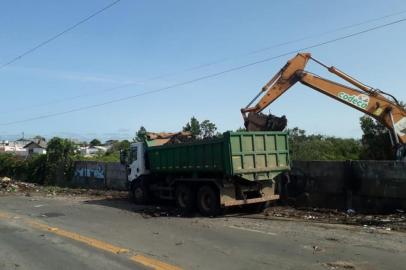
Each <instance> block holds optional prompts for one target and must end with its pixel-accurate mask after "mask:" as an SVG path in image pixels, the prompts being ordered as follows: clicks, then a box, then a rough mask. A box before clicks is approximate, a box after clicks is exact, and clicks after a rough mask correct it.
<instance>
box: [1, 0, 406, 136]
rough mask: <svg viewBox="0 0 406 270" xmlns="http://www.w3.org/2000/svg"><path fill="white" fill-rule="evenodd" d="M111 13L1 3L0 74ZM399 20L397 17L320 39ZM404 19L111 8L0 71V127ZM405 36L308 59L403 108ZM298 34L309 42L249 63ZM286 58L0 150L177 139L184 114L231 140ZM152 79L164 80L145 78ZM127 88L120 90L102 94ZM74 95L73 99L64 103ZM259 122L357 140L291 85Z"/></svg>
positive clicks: (187, 7)
mask: <svg viewBox="0 0 406 270" xmlns="http://www.w3.org/2000/svg"><path fill="white" fill-rule="evenodd" d="M111 2H112V1H107V0H98V1H96V0H92V1H91V0H88V1H79V0H75V1H73V0H72V1H51V0H41V1H28V0H25V1H23V0H17V1H5V2H3V3H2V8H1V10H0V28H1V31H0V44H1V47H0V48H1V50H0V63H4V62H7V61H8V60H9V59H12V58H13V57H15V56H16V55H19V54H21V53H22V52H24V51H25V50H27V49H29V48H31V47H33V46H35V45H37V44H38V43H39V42H41V41H43V40H45V39H47V38H49V37H50V36H52V35H54V34H55V33H57V32H60V31H61V30H63V29H65V28H67V27H68V26H70V25H72V24H74V23H75V22H77V21H79V20H81V19H82V18H84V17H86V16H88V15H89V14H90V13H92V12H94V11H96V10H97V9H100V8H102V7H103V6H105V5H107V4H109V3H111ZM401 11H405V13H403V14H400V15H397V16H392V17H390V18H386V19H383V20H380V21H375V22H371V23H368V24H364V25H361V26H358V27H354V28H351V29H345V30H342V31H338V32H335V33H331V34H327V35H319V34H320V33H323V32H326V31H330V30H333V29H336V28H339V27H342V26H346V25H351V24H356V23H359V22H362V21H366V20H369V19H372V18H376V17H381V16H384V15H387V14H392V13H396V12H401ZM405 17H406V2H405V1H401V0H399V1H374V0H369V1H350V0H343V1H322V0H320V1H294V0H287V1H279V2H276V1H236V0H234V1H211V0H210V1H199V2H198V1H186V0H182V1H181V0H173V1H163V0H162V1H157V0H155V1H154V0H145V1H135V0H122V1H121V2H120V3H119V4H117V5H115V6H114V7H112V8H111V9H109V10H107V11H105V12H104V13H102V14H100V15H98V16H97V17H94V18H93V19H92V20H90V21H88V22H86V23H85V24H82V25H81V26H79V27H78V28H76V29H75V30H73V31H71V32H69V33H67V34H65V35H63V36H61V37H60V38H58V39H57V40H55V41H53V42H52V43H50V44H48V45H46V46H45V47H42V48H40V49H38V50H37V51H35V52H34V53H32V54H30V55H27V56H26V57H24V58H22V59H21V60H19V61H17V62H16V63H14V64H12V65H10V66H8V67H6V68H4V69H1V70H0V89H1V90H0V93H1V96H2V98H1V103H2V105H1V106H0V124H2V123H8V122H14V121H19V120H23V119H28V118H31V117H36V116H40V115H46V114H52V113H58V112H63V111H67V110H71V109H75V108H79V107H82V106H88V105H92V104H98V103H104V102H106V101H109V100H113V99H117V98H122V97H126V96H131V95H136V94H137V93H141V92H144V91H150V90H154V89H157V88H161V87H165V86H167V85H171V84H175V83H179V82H183V81H187V80H191V79H194V78H197V77H201V76H205V75H207V74H211V73H215V72H218V71H222V70H225V69H228V68H231V67H234V66H238V65H243V64H246V63H250V62H253V61H256V60H259V59H263V58H267V57H271V56H274V55H278V54H281V53H285V52H289V51H292V50H296V49H299V48H302V47H306V46H309V45H312V44H315V43H318V42H321V41H324V40H328V39H332V38H335V37H339V36H342V35H346V34H349V33H353V32H357V31H360V30H363V29H366V28H369V27H373V26H375V25H378V24H383V23H387V22H390V21H394V20H396V19H400V18H405ZM405 30H406V22H405V23H400V24H397V25H393V26H390V27H388V28H384V29H380V30H377V31H373V32H369V33H366V34H364V35H360V36H357V37H354V38H351V39H346V40H343V41H338V42H336V43H334V44H329V45H326V46H323V47H319V48H315V49H312V50H311V51H310V52H311V53H312V54H313V56H314V57H316V58H317V59H320V60H321V61H323V62H325V63H327V64H329V65H334V66H336V67H338V68H340V69H342V70H344V71H345V72H347V73H349V74H351V75H353V76H354V77H356V78H357V79H359V80H361V81H362V82H365V83H367V84H369V85H372V86H374V87H377V88H380V89H382V90H385V91H388V92H390V93H392V94H393V95H395V96H396V97H398V98H399V99H400V100H406V94H405V91H404V78H405V70H406V61H405V59H406V50H404V48H405V41H406V35H405ZM309 35H311V36H316V37H314V38H310V39H306V40H303V41H300V42H296V43H292V44H289V45H286V46H280V47H276V48H271V49H269V50H265V51H262V52H260V53H255V54H252V53H250V52H253V51H255V50H257V49H261V48H264V47H269V46H272V45H274V44H279V43H282V42H286V41H290V40H295V39H300V38H302V37H306V36H309ZM292 56H294V55H291V56H287V57H282V58H280V59H277V60H274V61H270V62H266V63H263V64H259V65H255V66H252V67H250V68H247V69H243V70H240V71H236V72H232V73H228V74H225V75H223V76H219V77H216V78H211V79H207V80H202V81H199V82H196V83H193V84H188V85H185V86H181V87H177V88H174V89H171V90H168V91H164V92H160V93H156V94H152V95H147V96H142V97H138V98H134V99H129V100H127V101H124V102H119V103H114V104H109V105H106V106H101V107H97V108H92V109H89V110H85V111H79V112H73V113H69V114H65V115H59V116H55V117H51V118H46V119H42V120H36V121H30V122H24V123H18V124H13V125H0V139H1V138H7V137H11V136H13V135H19V134H21V132H25V134H28V135H35V134H42V135H45V136H47V137H50V136H54V135H59V136H65V137H75V138H84V139H89V138H93V137H99V138H101V139H109V138H127V137H132V136H133V134H134V132H135V131H136V130H137V129H138V128H139V126H141V125H144V126H145V127H146V128H147V129H148V130H151V131H177V130H179V129H181V128H182V126H183V125H184V124H185V122H187V120H188V119H189V118H190V117H191V116H192V115H194V116H196V117H197V118H198V119H201V120H204V119H210V120H212V121H214V122H215V123H216V124H217V126H218V127H219V130H220V131H225V130H229V129H236V128H238V127H240V126H242V119H241V115H240V112H239V110H240V108H241V107H243V106H245V105H246V103H247V102H248V101H249V100H250V99H251V98H252V97H253V96H254V95H255V94H256V93H257V92H258V91H259V89H260V88H261V87H262V86H263V85H264V84H265V83H266V82H267V81H268V80H269V79H270V78H271V77H272V76H273V75H274V74H275V73H276V72H277V71H278V70H279V69H280V68H281V67H282V66H283V65H284V64H285V62H286V61H287V60H288V59H289V58H290V57H292ZM224 59H226V60H224ZM219 60H221V61H219ZM217 61H219V63H217V64H215V65H210V66H207V67H204V68H199V69H192V70H191V68H193V67H196V66H199V65H202V64H206V63H212V62H217ZM308 70H309V71H312V72H315V73H318V74H319V75H322V76H326V77H328V78H332V77H331V75H329V74H327V73H326V71H324V70H321V69H320V68H318V67H317V66H315V65H309V67H308ZM161 75H166V76H163V77H160V78H158V79H157V78H156V77H157V76H161ZM151 78H152V79H151ZM154 78H155V79H154ZM126 84H130V86H127V87H122V88H118V89H116V90H108V89H112V88H115V87H119V86H122V85H126ZM107 90H108V91H107ZM75 96H80V98H75V99H72V97H75ZM60 100H63V102H60ZM269 111H270V112H272V113H273V114H276V115H282V114H285V115H286V116H287V117H288V120H289V127H295V126H298V127H300V128H303V129H305V130H307V131H308V132H309V133H321V134H325V135H333V136H341V137H360V136H361V130H360V128H359V117H360V116H361V113H359V112H356V111H355V110H353V109H351V108H349V107H347V106H345V105H343V104H340V103H338V102H336V101H334V100H332V99H330V98H328V97H326V96H323V95H322V94H320V93H317V92H315V91H313V90H311V89H309V88H307V87H305V86H302V85H296V86H294V87H293V88H292V89H291V90H289V92H287V93H286V94H285V95H283V96H282V97H281V98H280V99H278V100H277V101H276V102H275V103H273V104H272V105H271V106H270V107H268V109H267V110H266V112H269Z"/></svg>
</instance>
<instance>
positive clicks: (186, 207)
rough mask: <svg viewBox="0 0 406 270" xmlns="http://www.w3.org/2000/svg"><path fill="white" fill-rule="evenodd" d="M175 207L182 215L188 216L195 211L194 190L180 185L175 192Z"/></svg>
mask: <svg viewBox="0 0 406 270" xmlns="http://www.w3.org/2000/svg"><path fill="white" fill-rule="evenodd" d="M175 199H176V206H177V207H178V209H179V210H180V211H181V213H182V214H184V215H188V214H191V213H192V212H193V211H194V210H195V206H196V195H195V192H194V190H193V189H192V188H191V187H190V186H188V185H184V184H180V185H178V186H177V187H176V190H175Z"/></svg>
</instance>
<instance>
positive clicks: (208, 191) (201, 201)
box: [197, 185, 221, 217]
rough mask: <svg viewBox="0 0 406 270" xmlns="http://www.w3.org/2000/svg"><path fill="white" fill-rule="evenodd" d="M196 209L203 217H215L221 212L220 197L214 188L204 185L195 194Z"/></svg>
mask: <svg viewBox="0 0 406 270" xmlns="http://www.w3.org/2000/svg"><path fill="white" fill-rule="evenodd" d="M197 207H198V208H199V211H200V213H201V214H202V215H203V216H212V217H214V216H217V215H219V214H220V212H221V207H220V195H219V192H218V191H217V190H215V188H214V187H212V186H209V185H205V186H202V187H201V188H199V191H198V192H197Z"/></svg>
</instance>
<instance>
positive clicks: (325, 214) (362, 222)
mask: <svg viewBox="0 0 406 270" xmlns="http://www.w3.org/2000/svg"><path fill="white" fill-rule="evenodd" d="M350 212H352V211H350ZM263 216H264V218H269V219H273V218H274V219H279V218H284V219H286V218H287V219H299V220H304V221H306V222H321V223H330V224H348V225H358V226H363V227H364V229H366V230H368V231H370V232H375V231H376V230H377V229H378V230H385V231H406V213H402V212H399V211H398V210H396V211H395V212H394V213H389V214H362V213H359V212H356V211H354V213H353V214H351V215H350V214H348V210H347V211H340V210H337V209H322V208H295V207H291V206H274V207H270V208H268V209H266V210H265V213H264V214H263Z"/></svg>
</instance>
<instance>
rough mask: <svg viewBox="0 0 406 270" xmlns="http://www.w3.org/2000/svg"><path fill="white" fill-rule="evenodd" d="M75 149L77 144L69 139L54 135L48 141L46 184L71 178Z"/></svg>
mask: <svg viewBox="0 0 406 270" xmlns="http://www.w3.org/2000/svg"><path fill="white" fill-rule="evenodd" d="M75 150H76V146H75V144H74V143H73V142H72V141H70V140H68V139H61V138H58V137H54V138H52V139H51V140H50V141H49V142H48V146H47V175H46V179H45V183H46V184H55V183H57V182H58V180H68V179H70V178H71V176H72V169H73V162H74V159H75Z"/></svg>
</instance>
